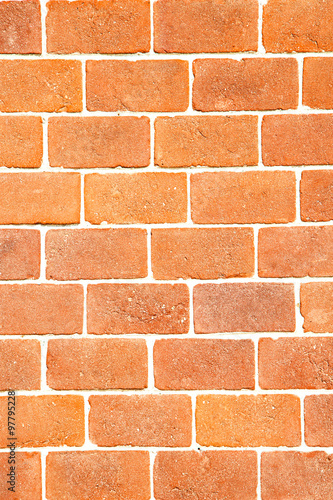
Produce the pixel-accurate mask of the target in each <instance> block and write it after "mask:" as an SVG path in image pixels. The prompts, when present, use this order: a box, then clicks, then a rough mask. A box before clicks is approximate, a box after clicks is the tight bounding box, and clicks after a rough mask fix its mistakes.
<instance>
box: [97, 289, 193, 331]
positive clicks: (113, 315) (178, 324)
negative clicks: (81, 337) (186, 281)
mask: <svg viewBox="0 0 333 500" xmlns="http://www.w3.org/2000/svg"><path fill="white" fill-rule="evenodd" d="M188 330H189V291H188V287H187V286H186V285H183V284H180V285H171V284H163V285H157V284H150V283H144V284H143V283H142V284H130V285H124V284H100V285H88V332H89V333H93V334H106V333H112V334H123V333H144V334H147V333H161V334H168V333H175V334H177V333H187V332H188Z"/></svg>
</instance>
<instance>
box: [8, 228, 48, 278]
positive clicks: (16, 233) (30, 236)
mask: <svg viewBox="0 0 333 500" xmlns="http://www.w3.org/2000/svg"><path fill="white" fill-rule="evenodd" d="M39 274H40V232H39V231H35V230H34V229H0V279H1V280H24V279H37V278H39Z"/></svg>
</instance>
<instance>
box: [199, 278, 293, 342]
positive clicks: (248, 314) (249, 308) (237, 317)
mask: <svg viewBox="0 0 333 500" xmlns="http://www.w3.org/2000/svg"><path fill="white" fill-rule="evenodd" d="M194 328H195V332H196V333H219V332H269V331H271V332H293V331H294V330H295V298H294V288H293V285H289V284H280V283H241V284H238V283H237V284H236V283H227V284H205V285H197V286H195V287H194Z"/></svg>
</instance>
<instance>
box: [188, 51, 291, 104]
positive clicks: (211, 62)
mask: <svg viewBox="0 0 333 500" xmlns="http://www.w3.org/2000/svg"><path fill="white" fill-rule="evenodd" d="M193 73H194V83H193V107H194V109H197V110H199V111H242V110H266V109H296V108H297V105H298V64H297V61H296V59H286V58H279V59H264V58H255V59H254V58H253V59H252V58H246V59H241V60H240V61H236V60H234V59H197V60H196V61H194V63H193Z"/></svg>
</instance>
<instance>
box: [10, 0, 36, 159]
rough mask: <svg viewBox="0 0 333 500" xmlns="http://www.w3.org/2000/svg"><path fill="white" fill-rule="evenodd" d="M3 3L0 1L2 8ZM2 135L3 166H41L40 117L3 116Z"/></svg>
mask: <svg viewBox="0 0 333 500" xmlns="http://www.w3.org/2000/svg"><path fill="white" fill-rule="evenodd" d="M18 3H23V2H18ZM1 5H2V3H1V2H0V10H1ZM0 137H1V142H0V165H1V166H4V167H16V168H38V167H40V166H41V164H42V159H43V126H42V119H41V118H40V117H37V116H1V117H0Z"/></svg>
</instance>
